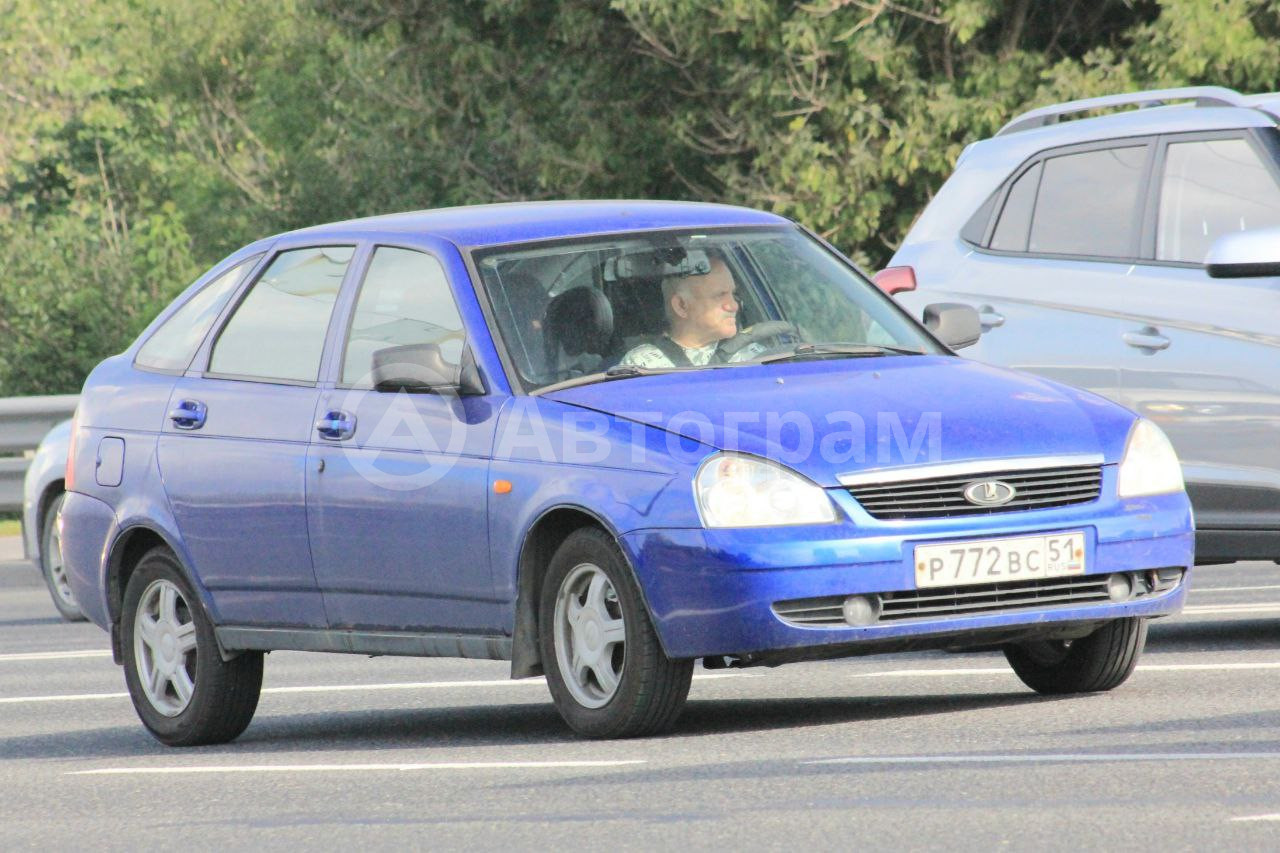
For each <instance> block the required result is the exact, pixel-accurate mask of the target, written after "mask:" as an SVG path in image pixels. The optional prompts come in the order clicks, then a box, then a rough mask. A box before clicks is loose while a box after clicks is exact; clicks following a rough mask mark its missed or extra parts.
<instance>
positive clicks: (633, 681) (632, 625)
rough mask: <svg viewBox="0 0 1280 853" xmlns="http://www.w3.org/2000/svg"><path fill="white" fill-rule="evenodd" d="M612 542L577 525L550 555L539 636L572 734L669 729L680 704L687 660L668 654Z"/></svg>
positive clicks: (549, 682)
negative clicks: (574, 530)
mask: <svg viewBox="0 0 1280 853" xmlns="http://www.w3.org/2000/svg"><path fill="white" fill-rule="evenodd" d="M624 559H625V558H624V557H623V556H622V554H621V552H620V551H619V550H618V546H617V545H616V544H615V543H614V542H613V540H612V539H611V538H610V537H609V536H608V535H607V534H606V533H605V532H604V531H602V530H597V529H583V530H578V531H576V532H574V533H572V534H570V536H569V537H568V538H567V539H566V540H565V541H564V543H563V544H561V546H560V547H559V549H557V550H556V553H555V555H554V556H553V557H552V558H551V564H550V566H549V567H548V570H547V576H546V578H545V579H544V581H543V584H542V594H541V601H540V602H539V605H540V606H539V618H538V626H539V630H538V635H539V636H538V641H539V644H540V648H541V652H542V661H543V668H544V669H545V670H546V673H547V685H548V687H550V689H551V698H552V700H553V701H554V702H555V705H556V709H557V710H558V711H559V712H560V715H561V716H562V717H564V719H565V722H567V723H568V724H569V726H570V728H572V729H573V730H574V731H575V732H577V733H578V734H581V735H585V736H587V737H598V738H623V737H637V736H641V735H650V734H656V733H658V732H661V731H663V730H665V729H667V728H669V727H670V726H671V725H672V724H673V723H674V722H675V720H676V718H677V717H678V716H679V715H680V711H681V709H683V708H684V703H685V699H686V698H687V697H688V695H689V683H690V681H691V679H692V678H693V661H692V660H679V661H673V660H671V659H669V658H668V657H667V656H666V654H665V653H664V652H663V651H662V646H661V644H660V643H659V642H658V637H657V634H656V633H655V632H654V630H653V625H652V623H651V622H650V621H649V615H648V613H647V612H646V611H645V607H644V603H643V601H641V598H640V590H639V588H638V587H637V586H636V583H635V580H634V579H633V578H632V576H631V572H630V570H629V569H628V567H627V565H626V563H625V561H624Z"/></svg>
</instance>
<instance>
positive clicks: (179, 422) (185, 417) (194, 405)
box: [169, 400, 209, 429]
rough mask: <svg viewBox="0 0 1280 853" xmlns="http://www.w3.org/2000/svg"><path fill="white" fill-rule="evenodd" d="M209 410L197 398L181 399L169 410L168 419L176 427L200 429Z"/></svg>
mask: <svg viewBox="0 0 1280 853" xmlns="http://www.w3.org/2000/svg"><path fill="white" fill-rule="evenodd" d="M208 412H209V410H208V408H207V407H206V406H205V404H204V403H201V402H200V401H199V400H181V401H179V403H178V405H177V406H176V407H174V408H172V409H170V410H169V420H171V421H173V425H174V426H175V427H177V428H178V429H200V427H202V426H204V419H205V416H206V415H207V414H208Z"/></svg>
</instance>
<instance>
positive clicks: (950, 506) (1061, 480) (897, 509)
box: [849, 465, 1102, 519]
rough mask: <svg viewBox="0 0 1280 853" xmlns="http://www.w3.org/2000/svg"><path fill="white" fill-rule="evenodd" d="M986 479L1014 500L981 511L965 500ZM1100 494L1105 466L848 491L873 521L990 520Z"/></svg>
mask: <svg viewBox="0 0 1280 853" xmlns="http://www.w3.org/2000/svg"><path fill="white" fill-rule="evenodd" d="M984 480H999V481H1001V482H1003V483H1008V484H1009V485H1010V486H1013V488H1014V490H1015V494H1014V497H1013V500H1011V501H1009V502H1008V503H1006V504H1003V505H1001V506H994V507H991V506H978V505H977V504H972V503H969V502H968V501H967V500H965V497H964V490H965V487H967V486H969V485H971V484H973V483H978V482H982V481H984ZM1101 491H1102V466H1101V465H1067V466H1063V467H1058V468H1040V469H1036V470H1031V471H1026V470H1022V471H1019V470H1013V471H984V472H982V473H981V474H963V475H959V476H956V475H952V476H946V477H932V478H922V479H918V480H907V481H903V482H898V483H889V484H885V485H875V484H868V485H865V486H864V485H858V486H850V487H849V494H851V495H853V496H854V498H856V499H857V501H858V503H859V504H861V505H862V508H863V509H865V510H866V511H867V512H868V513H869V514H870V515H871V516H872V517H873V518H881V519H900V518H943V517H947V516H956V515H987V514H990V513H995V512H1014V511H1017V510H1025V509H1047V508H1049V507H1056V506H1069V505H1070V504H1081V503H1088V502H1089V501H1092V500H1097V498H1098V494H1099V493H1100V492H1101Z"/></svg>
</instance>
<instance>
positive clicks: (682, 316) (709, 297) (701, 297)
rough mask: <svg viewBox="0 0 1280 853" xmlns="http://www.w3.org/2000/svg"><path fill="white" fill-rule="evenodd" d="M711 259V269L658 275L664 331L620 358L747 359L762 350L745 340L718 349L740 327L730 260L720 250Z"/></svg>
mask: <svg viewBox="0 0 1280 853" xmlns="http://www.w3.org/2000/svg"><path fill="white" fill-rule="evenodd" d="M709 259H710V261H711V269H710V271H708V272H707V273H705V274H702V275H687V276H672V277H670V278H664V279H663V280H662V301H663V306H664V307H665V308H666V312H667V326H668V328H667V332H666V333H665V334H663V335H662V336H660V337H656V338H654V339H653V340H652V341H649V342H646V343H642V344H640V345H638V346H636V347H633V348H632V349H630V350H629V351H628V352H627V354H626V355H624V356H623V357H622V361H621V362H619V364H623V365H634V366H636V367H702V366H703V365H707V364H723V363H725V362H729V361H747V360H749V359H752V358H755V357H756V356H757V355H760V354H761V353H763V352H764V351H765V347H764V346H763V345H762V344H760V343H752V344H749V345H747V346H745V347H743V348H742V349H740V350H738V351H737V352H735V353H734V354H733V355H732V356H728V355H726V354H725V353H724V351H723V350H722V349H721V344H723V343H724V342H725V341H727V340H728V339H729V338H732V337H733V336H734V335H736V334H737V333H738V299H737V296H736V294H735V292H734V291H735V288H734V281H733V273H732V272H731V271H730V270H729V266H728V264H726V263H725V262H724V259H723V258H721V257H719V256H718V255H711V256H710V258H709Z"/></svg>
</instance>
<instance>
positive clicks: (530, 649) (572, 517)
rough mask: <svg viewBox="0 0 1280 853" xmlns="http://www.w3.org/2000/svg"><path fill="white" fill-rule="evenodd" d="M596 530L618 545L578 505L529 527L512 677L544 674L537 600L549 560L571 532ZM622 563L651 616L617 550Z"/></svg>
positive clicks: (519, 573)
mask: <svg viewBox="0 0 1280 853" xmlns="http://www.w3.org/2000/svg"><path fill="white" fill-rule="evenodd" d="M584 527H595V528H598V529H600V530H602V531H604V532H605V533H606V534H608V535H609V536H610V537H612V538H613V539H614V541H615V542H617V541H619V537H618V532H617V531H616V530H614V529H613V526H612V525H611V524H609V523H608V522H607V521H606V520H605V519H604V518H603V517H602V516H601V515H600V514H599V513H596V512H593V511H592V510H589V509H587V508H586V507H583V506H581V505H578V504H560V505H558V506H554V507H550V508H548V509H546V510H543V512H542V514H541V515H539V516H538V518H537V519H536V520H535V521H534V522H533V524H531V525H529V529H528V531H527V532H526V533H525V536H524V540H523V542H522V543H521V546H520V557H519V560H518V563H517V569H516V584H517V586H516V589H517V592H516V614H515V616H516V619H515V630H514V631H513V632H512V638H511V677H512V678H532V677H534V676H537V675H542V674H543V669H542V654H541V652H540V651H539V650H538V627H539V626H538V599H539V596H540V595H541V593H542V581H543V578H544V577H545V576H546V572H547V566H548V564H549V563H550V562H551V556H552V555H553V554H554V553H555V551H556V549H557V548H559V547H560V544H561V543H562V542H564V540H565V539H567V538H568V537H569V536H570V535H571V534H572V533H573V532H574V531H576V530H581V529H582V528H584ZM618 550H619V552H620V553H621V554H622V558H623V562H624V563H625V564H626V566H627V570H628V571H630V572H631V573H632V578H633V579H634V580H635V581H636V588H637V589H639V590H640V598H641V604H642V606H643V607H644V608H645V610H646V611H647V612H649V613H650V615H651V616H652V610H650V609H649V602H648V599H647V598H646V597H645V592H644V587H642V586H641V585H640V579H639V577H637V576H636V574H635V568H634V567H633V566H632V565H631V561H630V560H629V559H628V558H627V555H626V550H625V549H623V548H622V547H621V546H619V549H618Z"/></svg>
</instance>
